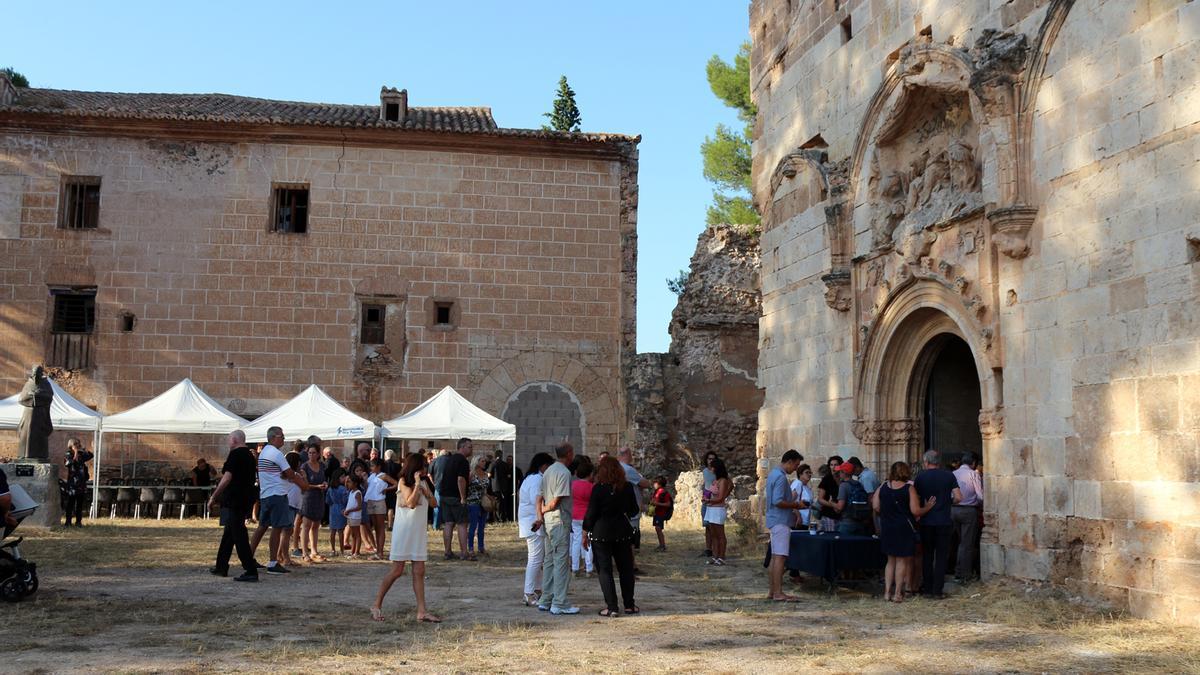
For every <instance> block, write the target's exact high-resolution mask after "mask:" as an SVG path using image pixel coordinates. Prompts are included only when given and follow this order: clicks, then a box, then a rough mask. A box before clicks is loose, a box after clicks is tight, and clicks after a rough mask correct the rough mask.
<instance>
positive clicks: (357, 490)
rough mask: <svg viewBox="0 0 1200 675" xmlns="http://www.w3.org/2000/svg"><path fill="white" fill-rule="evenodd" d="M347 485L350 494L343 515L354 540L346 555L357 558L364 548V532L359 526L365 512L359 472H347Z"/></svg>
mask: <svg viewBox="0 0 1200 675" xmlns="http://www.w3.org/2000/svg"><path fill="white" fill-rule="evenodd" d="M346 485H347V487H348V488H349V491H350V496H349V497H348V498H347V500H346V509H345V510H344V511H342V515H344V516H346V527H349V528H350V538H351V540H352V542H353V543H351V544H350V553H349V554H348V555H347V556H346V557H347V558H357V557H358V554H359V550H360V549H361V548H362V532H361V531H360V530H361V528H360V527H359V526H360V525H362V514H363V498H362V478H359V476H358V474H346Z"/></svg>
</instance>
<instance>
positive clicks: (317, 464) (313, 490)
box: [300, 443, 337, 563]
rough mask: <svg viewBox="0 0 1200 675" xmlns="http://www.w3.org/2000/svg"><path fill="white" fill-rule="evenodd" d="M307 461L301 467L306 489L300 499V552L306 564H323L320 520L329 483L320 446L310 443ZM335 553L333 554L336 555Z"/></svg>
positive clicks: (323, 515)
mask: <svg viewBox="0 0 1200 675" xmlns="http://www.w3.org/2000/svg"><path fill="white" fill-rule="evenodd" d="M307 451H308V461H307V462H305V463H304V464H303V465H302V466H301V470H302V471H303V473H304V481H305V482H306V483H307V484H308V489H307V490H305V491H304V494H303V495H302V496H301V498H300V517H301V522H300V528H301V530H300V550H301V551H302V552H303V554H302V555H303V557H304V560H305V561H307V562H315V563H321V562H325V557H324V556H322V555H321V554H320V552H319V549H320V539H319V537H320V531H321V520H322V519H323V518H324V517H325V491H326V490H328V489H329V483H328V481H326V479H325V467H324V465H322V464H321V445H320V444H319V443H310V444H309V445H308V448H307ZM336 554H337V552H336V551H335V552H334V555H336Z"/></svg>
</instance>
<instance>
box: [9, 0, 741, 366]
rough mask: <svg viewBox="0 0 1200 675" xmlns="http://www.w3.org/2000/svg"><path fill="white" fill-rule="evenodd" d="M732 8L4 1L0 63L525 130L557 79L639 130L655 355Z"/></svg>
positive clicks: (737, 7) (603, 127) (90, 82)
mask: <svg viewBox="0 0 1200 675" xmlns="http://www.w3.org/2000/svg"><path fill="white" fill-rule="evenodd" d="M748 4H749V3H748V2H747V0H689V1H687V2H683V1H667V0H641V1H636V0H604V1H592V2H587V1H581V0H576V1H575V2H567V1H562V0H560V1H559V2H542V1H527V2H522V1H519V0H509V2H485V1H484V0H460V1H459V2H410V1H408V0H404V1H394V2H387V3H384V2H379V3H371V2H358V3H329V2H324V3H316V2H287V3H283V2H279V3H276V2H269V3H268V2H220V1H218V2H207V3H160V2H148V1H133V0H130V1H123V2H109V3H98V2H88V3H83V2H62V1H60V2H24V1H20V0H18V1H16V2H7V3H5V9H4V24H5V26H6V28H5V31H4V38H3V41H2V42H0V67H3V66H6V65H11V66H13V67H14V68H16V69H17V70H18V71H20V72H22V73H24V74H25V75H26V76H27V77H28V78H29V80H30V83H31V84H32V85H33V86H35V87H52V88H59V89H83V90H89V89H90V90H100V91H144V92H197V93H198V92H205V93H207V92H221V93H229V94H241V95H245V96H259V97H263V98H279V99H291V100H302V101H323V102H330V103H375V102H377V101H378V100H379V99H378V97H379V87H380V86H381V85H384V84H387V85H389V86H396V87H401V88H407V89H408V92H409V101H410V103H411V104H412V105H416V106H421V105H486V106H491V108H492V113H493V115H494V116H495V118H496V121H497V123H499V124H500V125H501V126H507V127H535V128H536V127H539V126H541V124H542V123H543V122H544V119H543V118H542V116H541V115H542V113H543V112H546V111H547V110H549V109H550V104H551V102H552V100H553V97H554V91H555V88H556V85H557V81H558V77H559V76H560V75H566V76H567V77H568V79H569V80H570V82H571V86H572V88H573V89H575V91H576V100H577V101H578V103H579V107H580V110H581V112H582V114H583V129H584V130H585V131H603V132H614V133H625V134H641V135H642V137H643V138H642V144H641V152H640V172H639V184H640V188H641V193H640V198H639V205H638V236H639V241H638V349H639V351H666V349H667V346H668V344H669V342H670V337H669V336H668V334H667V323H668V321H669V320H670V315H671V310H672V309H673V308H674V305H675V297H674V295H673V294H671V293H670V291H668V290H667V287H666V281H665V280H666V278H667V277H674V276H675V274H676V273H677V272H678V271H679V270H680V269H682V268H686V267H687V264H688V260H689V259H690V258H691V255H692V251H693V250H694V249H695V245H696V236H697V235H699V233H700V232H701V231H702V230H703V229H704V210H705V207H706V206H707V204H708V203H709V201H710V195H711V192H712V189H711V187H710V186H709V185H708V184H707V183H706V182H705V181H704V177H703V176H702V175H701V161H700V151H699V146H700V143H701V141H703V140H704V136H705V135H706V134H709V133H711V131H712V129H713V127H715V126H716V124H717V123H718V122H725V123H727V124H734V125H735V126H736V116H735V115H734V113H733V111H732V110H730V109H728V108H725V107H724V106H723V105H721V103H720V102H719V101H717V99H716V98H715V97H714V96H713V95H712V92H711V91H710V90H709V89H708V83H707V82H706V80H705V78H704V64H705V62H706V61H707V60H708V58H709V57H710V56H712V55H713V54H720V55H721V56H722V57H723V58H725V59H727V60H730V59H732V57H733V55H734V54H735V53H736V52H737V48H738V45H740V44H741V43H742V42H743V41H745V40H746V39H747V33H748V29H747V24H748V19H747V7H748Z"/></svg>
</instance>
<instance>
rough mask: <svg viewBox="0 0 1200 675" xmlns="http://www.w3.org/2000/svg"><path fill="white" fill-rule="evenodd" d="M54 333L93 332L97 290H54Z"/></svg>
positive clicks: (52, 329) (52, 328)
mask: <svg viewBox="0 0 1200 675" xmlns="http://www.w3.org/2000/svg"><path fill="white" fill-rule="evenodd" d="M52 292H53V293H54V318H53V321H52V323H51V327H50V330H51V331H52V332H54V333H91V332H92V331H93V330H94V329H95V327H96V291H94V290H93V291H52Z"/></svg>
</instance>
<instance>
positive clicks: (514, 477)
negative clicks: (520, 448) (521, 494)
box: [509, 438, 520, 523]
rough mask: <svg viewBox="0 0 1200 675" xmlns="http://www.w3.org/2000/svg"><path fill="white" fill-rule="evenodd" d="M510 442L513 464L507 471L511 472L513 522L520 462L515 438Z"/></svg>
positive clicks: (515, 517)
mask: <svg viewBox="0 0 1200 675" xmlns="http://www.w3.org/2000/svg"><path fill="white" fill-rule="evenodd" d="M512 444H513V446H512V458H513V465H512V471H510V472H509V473H511V474H512V484H513V489H512V510H513V512H512V518H513V522H514V523H515V522H517V467H518V466H520V464H518V463H517V439H515V438H514V439H513V442H512Z"/></svg>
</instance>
